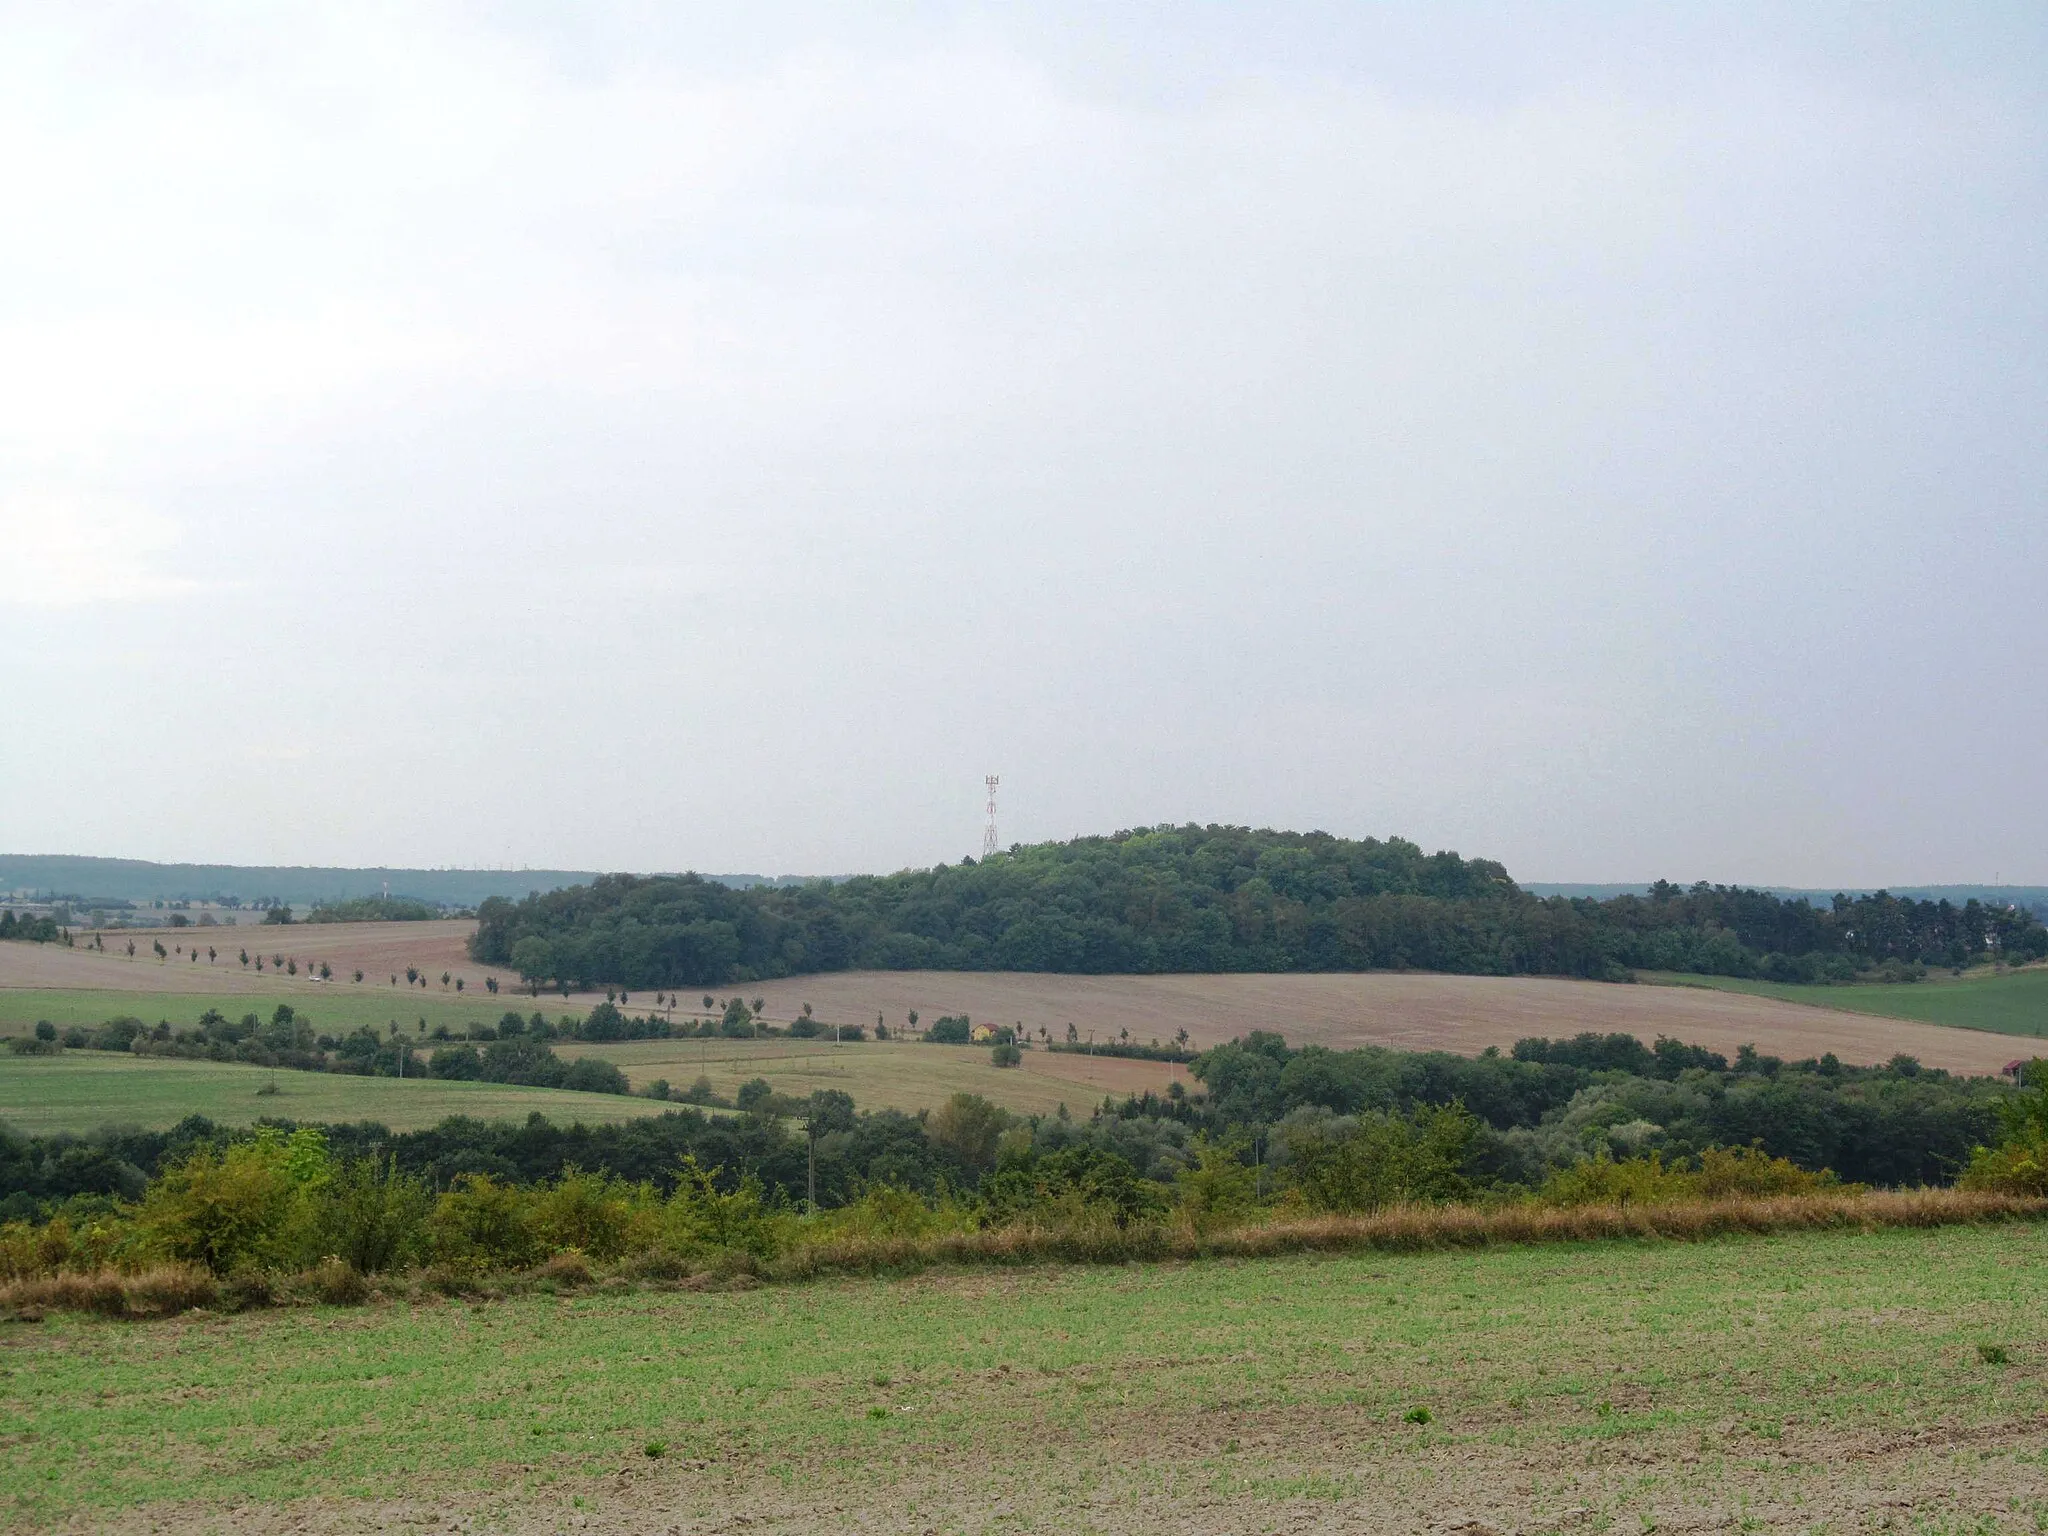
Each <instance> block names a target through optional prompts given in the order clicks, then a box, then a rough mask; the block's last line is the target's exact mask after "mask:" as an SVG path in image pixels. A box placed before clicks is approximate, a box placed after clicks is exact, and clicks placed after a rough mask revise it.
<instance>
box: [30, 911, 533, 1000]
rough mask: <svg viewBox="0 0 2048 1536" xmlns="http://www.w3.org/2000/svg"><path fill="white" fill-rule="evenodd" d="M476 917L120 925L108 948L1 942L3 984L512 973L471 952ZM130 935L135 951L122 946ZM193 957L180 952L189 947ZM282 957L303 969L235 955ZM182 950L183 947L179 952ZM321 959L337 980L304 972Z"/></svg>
mask: <svg viewBox="0 0 2048 1536" xmlns="http://www.w3.org/2000/svg"><path fill="white" fill-rule="evenodd" d="M475 931H476V924H475V923H474V922H471V921H469V920H467V919H456V920H451V921H447V922H425V923H292V924H290V925H289V926H284V927H264V926H262V925H261V924H254V925H251V924H243V925H241V926H238V927H234V928H126V929H116V930H110V931H108V933H107V934H106V946H107V947H106V950H105V952H104V953H102V952H101V951H98V950H93V949H88V948H86V947H85V940H84V938H83V937H81V939H80V942H79V943H78V944H77V945H75V946H73V947H72V948H70V949H66V948H64V947H63V946H62V945H59V944H0V987H33V988H46V987H47V988H57V989H62V990H67V991H69V990H97V989H108V990H114V991H123V992H193V993H201V992H205V993H232V992H262V993H264V994H266V995H274V994H275V993H277V992H278V991H279V990H281V989H282V990H285V991H291V990H294V989H299V988H303V989H304V990H306V991H307V992H308V993H315V992H321V991H325V990H327V989H328V988H329V987H332V986H337V985H344V984H346V983H344V982H343V981H342V978H345V977H347V976H348V975H350V974H351V973H352V972H354V971H355V970H356V969H357V968H358V967H360V968H361V969H362V970H363V971H364V972H366V973H367V974H368V975H369V976H370V977H371V978H372V979H373V980H377V981H383V980H384V979H385V978H386V977H387V976H389V975H391V974H393V973H396V974H398V975H400V976H403V975H404V974H405V968H406V967H407V966H409V965H411V966H417V967H418V968H419V969H420V970H422V971H424V972H426V973H427V974H428V975H430V976H432V977H433V978H435V989H436V990H437V991H438V990H439V979H440V975H441V973H442V972H443V971H448V972H450V973H452V974H454V975H457V976H462V977H464V978H465V979H466V980H467V981H468V983H469V985H471V986H480V985H481V984H482V982H483V979H484V977H485V976H487V975H497V976H498V979H499V980H500V981H501V982H504V983H508V984H509V983H511V982H513V981H514V980H515V979H516V978H514V977H513V976H511V975H510V974H509V973H504V972H500V971H498V970H497V969H496V968H495V967H490V966H481V965H478V964H477V963H476V962H475V961H473V960H471V959H470V958H469V950H468V944H469V936H470V934H472V933H474V932H475ZM154 940H160V941H162V943H163V946H164V948H165V949H167V950H171V951H173V954H172V956H171V958H170V959H168V960H164V961H159V960H158V959H157V957H156V952H155V951H154V950H153V949H152V948H151V947H150V945H151V942H152V941H154ZM130 941H133V943H134V945H135V955H134V957H133V958H132V959H131V958H130V957H129V955H128V954H127V952H126V951H127V946H128V944H129V943H130ZM208 945H211V946H213V948H215V949H216V950H218V951H219V958H218V959H216V960H213V961H208V960H207V959H206V949H207V946H208ZM195 948H196V949H197V950H198V951H199V955H200V958H199V960H198V962H197V963H196V964H195V963H193V962H192V961H190V960H189V959H187V958H186V956H188V955H190V954H191V952H192V951H193V950H194V949H195ZM244 949H246V950H248V951H249V953H250V954H251V955H257V954H261V955H264V956H266V957H268V956H271V955H283V956H285V957H287V958H289V959H296V960H297V961H298V962H299V973H300V974H299V975H297V976H288V975H283V974H280V973H278V972H275V971H273V970H271V969H270V968H269V965H268V961H267V959H266V963H265V968H264V970H263V971H262V972H261V973H258V972H257V971H256V969H255V968H254V967H253V966H251V967H249V968H247V969H244V968H243V966H242V964H241V961H240V959H239V956H240V954H241V952H242V951H243V950H244ZM179 950H182V951H183V953H178V952H177V951H179ZM322 960H325V961H326V962H327V963H328V964H329V965H331V966H332V967H333V968H334V974H335V978H336V980H335V981H333V982H326V983H323V982H320V981H317V980H309V979H308V977H307V975H306V969H307V965H308V962H311V964H312V965H313V966H315V967H317V966H318V965H319V963H320V962H321V961H322Z"/></svg>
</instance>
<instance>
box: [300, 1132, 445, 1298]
mask: <svg viewBox="0 0 2048 1536" xmlns="http://www.w3.org/2000/svg"><path fill="white" fill-rule="evenodd" d="M432 1206H433V1197H432V1196H431V1195H430V1194H429V1193H428V1191H427V1187H426V1185H424V1184H422V1183H421V1182H420V1181H419V1180H418V1179H416V1178H414V1177H412V1176H411V1175H410V1174H405V1173H401V1172H399V1171H398V1168H397V1166H396V1164H395V1163H393V1162H391V1161H389V1160H387V1161H385V1162H383V1163H378V1162H375V1161H373V1160H372V1159H369V1158H361V1159H358V1160H357V1161H355V1162H352V1163H348V1164H346V1165H344V1166H343V1167H342V1168H341V1170H340V1171H339V1172H338V1173H336V1174H335V1175H334V1176H333V1177H332V1178H331V1179H330V1180H329V1181H328V1183H327V1186H326V1189H325V1190H324V1192H323V1195H322V1198H321V1199H320V1200H319V1201H318V1202H317V1206H316V1214H315V1216H314V1219H313V1223H312V1227H313V1246H314V1248H315V1249H316V1250H324V1251H325V1252H326V1253H328V1254H330V1255H332V1256H334V1257H336V1258H339V1259H341V1260H343V1261H344V1262H346V1263H348V1264H350V1265H351V1266H353V1267H354V1268H355V1269H357V1270H358V1271H360V1272H361V1273H363V1274H366V1275H376V1274H382V1273H383V1272H384V1271H386V1270H391V1269H401V1268H404V1267H405V1266H406V1265H407V1264H408V1263H409V1262H411V1261H412V1260H413V1259H414V1258H415V1257H417V1256H418V1254H419V1252H420V1250H421V1248H422V1247H423V1246H424V1243H425V1239H426V1220H427V1213H428V1211H429V1210H430V1209H431V1208H432Z"/></svg>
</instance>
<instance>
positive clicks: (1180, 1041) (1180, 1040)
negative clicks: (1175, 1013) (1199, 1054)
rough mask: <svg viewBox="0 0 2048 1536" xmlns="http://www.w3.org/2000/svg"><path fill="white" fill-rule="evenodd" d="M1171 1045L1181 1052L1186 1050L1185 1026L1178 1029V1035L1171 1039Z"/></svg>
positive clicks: (1186, 1031) (1186, 1033)
mask: <svg viewBox="0 0 2048 1536" xmlns="http://www.w3.org/2000/svg"><path fill="white" fill-rule="evenodd" d="M1173 1043H1174V1044H1175V1045H1177V1046H1179V1047H1180V1048H1181V1049H1182V1050H1186V1049H1187V1048H1188V1028H1187V1026H1186V1025H1185V1024H1183V1025H1182V1026H1181V1027H1180V1033H1179V1034H1177V1035H1175V1036H1174V1037H1173Z"/></svg>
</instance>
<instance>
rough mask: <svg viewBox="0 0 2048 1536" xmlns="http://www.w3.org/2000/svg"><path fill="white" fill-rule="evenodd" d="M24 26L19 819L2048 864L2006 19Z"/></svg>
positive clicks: (39, 843) (13, 551)
mask: <svg viewBox="0 0 2048 1536" xmlns="http://www.w3.org/2000/svg"><path fill="white" fill-rule="evenodd" d="M0 17H4V23H0V208H4V209H5V210H6V216H7V219H8V225H9V230H8V237H7V239H6V240H4V241H0V279H4V281H0V356H5V357H6V358H7V359H8V361H9V366H8V367H7V368H5V369H4V370H0V550H4V551H5V553H4V554H0V643H4V644H5V646H6V649H7V654H8V657H9V664H8V666H7V667H6V668H5V669H4V672H0V676H4V681H0V718H4V719H5V721H6V725H7V734H6V745H5V748H4V749H0V847H24V848H25V847H45V848H48V847H64V848H67V849H72V850H76V851H78V852H80V853H82V854H86V855H97V856H103V857H121V858H148V859H154V860H159V861H163V862H181V861H191V862H208V863H247V864H257V863H260V864H287V863H296V864H313V865H353V866H357V867H369V866H403V867H428V866H472V867H484V866H490V865H527V866H534V867H542V868H555V869H572V870H573V869H608V868H639V869H656V868H671V869H680V868H698V869H718V870H729V871H751V870H758V871H760V872H762V873H764V874H766V873H770V872H798V871H805V870H816V871H854V870H893V869H897V868H902V867H913V866H921V865H928V864H931V863H935V862H939V861H952V860H957V859H959V858H960V857H961V856H962V855H965V854H970V853H977V852H978V851H979V848H980V838H981V821H982V816H981V801H982V797H983V791H982V783H981V779H982V775H983V774H984V773H1000V774H1001V775H1002V776H1003V787H1002V791H1001V814H1000V833H1001V840H1002V842H1003V843H1004V844H1005V845H1006V846H1007V845H1008V844H1010V843H1012V842H1036V841H1043V840H1049V839H1060V838H1066V837H1071V836H1074V835H1077V834H1088V833H1099V832H1102V833H1106V832H1109V831H1113V830H1115V829H1117V828H1119V827H1129V826H1133V825H1145V824H1156V823H1161V822H1186V821H1194V822H1204V823H1206V822H1222V823H1230V824H1240V825H1242V824H1249V825H1253V826H1274V827H1280V828H1287V829H1292V830H1309V829H1312V828H1320V829H1323V830H1327V831H1330V832H1334V833H1338V834H1340V835H1343V836H1349V837H1362V836H1379V837H1386V836H1401V837H1407V838H1410V839H1412V840H1414V841H1415V842H1417V843H1420V844H1421V845H1423V846H1424V847H1425V848H1428V849H1432V850H1433V849H1437V848H1451V849H1456V850H1457V851H1459V852H1461V853H1464V854H1466V855H1468V856H1484V857H1488V858H1497V859H1500V860H1501V861H1502V862H1503V863H1505V864H1506V865H1507V867H1508V869H1509V870H1510V872H1511V873H1513V874H1514V875H1515V877H1516V878H1517V879H1518V880H1526V881H1529V882H1531V883H1538V884H1570V883H1622V882H1619V881H1616V880H1614V878H1613V872H1614V871H1615V870H1617V869H1619V870H1623V871H1636V870H1645V869H1647V870H1650V871H1653V872H1654V871H1664V872H1667V873H1668V877H1669V878H1673V879H1678V878H1681V877H1682V878H1684V879H1685V880H1688V881H1690V880H1693V879H1708V880H1712V881H1716V882H1722V883H1743V884H1759V883H1770V884H1773V885H1779V886H1783V887H1787V888H1796V889H1818V888H1825V887H1827V886H1829V885H1830V884H1831V883H1832V884H1835V885H1839V886H1842V887H1843V888H1866V887H1868V888H1875V887H1877V886H1881V885H1885V884H1887V883H1888V882H1889V883H1896V884H1909V883H1910V884H1914V885H1934V884H1992V883H2004V884H2009V885H2011V884H2027V883H2041V882H2048V805H2044V803H2043V800H2042V797H2041V795H2040V793H2039V790H2038V784H2037V783H2036V782H2035V781H2036V780H2037V779H2038V765H2039V764H2040V762H2041V761H2042V759H2043V755H2044V751H2048V698H2044V689H2043V688H2042V686H2041V681H2040V679H2041V673H2042V669H2043V666H2044V663H2048V601H2044V600H2043V598H2042V594H2041V588H2042V585H2043V578H2042V573H2043V572H2044V571H2048V498H2044V488H2048V434H2044V433H2043V431H2042V430H2041V423H2042V422H2043V421H2048V346H2044V343H2048V12H2044V11H2043V10H2042V9H2041V8H2040V7H2039V6H2029V5H2021V4H2013V5H1984V6H1976V7H1971V8H1968V9H1967V10H1964V9H1961V8H1956V7H1947V6H1940V5H1933V4H1902V5H1882V6H1871V7H1857V8H1838V7H1823V6H1818V5H1815V6H1795V7H1781V6H1774V5H1762V4H1757V5H1741V4H1723V5H1707V6H1701V7H1689V8H1686V9H1685V10H1684V11H1683V12H1682V13H1679V12H1674V13H1670V14H1662V13H1654V12H1648V11H1645V10H1644V9H1643V8H1640V7H1627V6H1606V5H1562V6H1558V7H1549V8H1544V9H1543V10H1541V11H1540V12H1535V11H1529V10H1526V9H1524V8H1519V7H1504V6H1484V5H1441V6H1438V5H1431V6H1419V5H1383V6H1373V7H1339V6H1327V5H1298V6H1289V5H1278V6H1272V7H1260V8H1258V9H1257V10H1256V11H1244V10H1240V9H1229V8H1226V9H1213V8H1210V9H1195V10H1175V11H1163V10H1156V9H1153V8H1146V7H1122V8H1101V7H1081V6H1066V5H1049V6H1044V7H1034V8H1031V9H1030V11H1029V12H1028V13H1024V14H1015V15H1012V14H1004V13H1000V12H998V13H990V12H987V11H985V10H981V9H976V8H970V7H951V6H945V5H928V6H914V7H911V8H908V9H905V10H900V11H892V12H890V13H889V14H888V15H887V16H877V15H871V14H868V13H866V12H864V11H859V10H855V11H847V10H844V9H841V8H829V7H808V6H777V5H768V6H763V7H755V8H749V9H748V10H747V11H746V12H745V13H743V14H742V13H731V14H726V15H718V16H709V17H706V16H698V15H693V14H689V13H685V12H670V11H666V10H663V9H661V8H649V7H643V6H639V5H636V4H623V3H622V4H617V5H607V4H594V5H591V6H588V7H577V8H574V9H568V8H563V9H561V10H559V11H556V10H551V9H548V8H531V7H521V8H517V9H515V10H513V11H509V12H506V11H487V10H485V9H483V8H477V7H472V6H468V5H463V4H427V5H421V6H414V7H403V8H392V9H379V8H375V7H339V6H335V7H320V6H315V7H310V8H305V9H292V10H289V11H268V10H257V11H253V12H252V11H248V10H243V9H235V8H227V7H216V6H209V5H179V4H173V5H167V6H139V5H124V4H107V5H88V6H56V5H4V8H0ZM2030 770H2031V771H2030ZM1901 873H1904V874H1908V875H1910V876H1911V877H1912V878H1911V881H1910V882H1908V881H1900V880H1899V879H1898V877H1899V875H1900V874H1901ZM1654 877H1655V876H1654V874H1653V875H1652V878H1654ZM1760 877H1764V878H1760Z"/></svg>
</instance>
